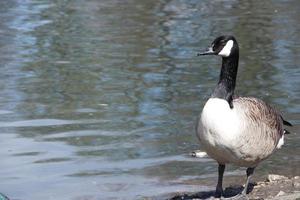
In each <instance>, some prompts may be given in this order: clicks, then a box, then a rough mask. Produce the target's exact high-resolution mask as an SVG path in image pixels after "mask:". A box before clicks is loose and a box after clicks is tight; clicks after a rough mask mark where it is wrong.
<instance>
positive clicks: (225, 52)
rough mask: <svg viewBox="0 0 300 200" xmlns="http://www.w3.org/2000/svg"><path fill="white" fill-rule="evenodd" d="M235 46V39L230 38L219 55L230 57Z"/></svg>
mask: <svg viewBox="0 0 300 200" xmlns="http://www.w3.org/2000/svg"><path fill="white" fill-rule="evenodd" d="M232 47H233V41H232V40H229V41H228V42H227V43H226V45H225V46H224V47H223V49H222V50H221V51H220V52H219V53H218V55H220V56H223V57H228V56H229V55H230V53H231V49H232Z"/></svg>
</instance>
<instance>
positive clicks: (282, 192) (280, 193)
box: [276, 191, 285, 197]
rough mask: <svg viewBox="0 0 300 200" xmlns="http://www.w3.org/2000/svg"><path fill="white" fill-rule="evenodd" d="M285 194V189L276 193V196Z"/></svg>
mask: <svg viewBox="0 0 300 200" xmlns="http://www.w3.org/2000/svg"><path fill="white" fill-rule="evenodd" d="M283 195H285V192H284V191H280V192H279V193H278V194H277V195H276V197H279V196H283Z"/></svg>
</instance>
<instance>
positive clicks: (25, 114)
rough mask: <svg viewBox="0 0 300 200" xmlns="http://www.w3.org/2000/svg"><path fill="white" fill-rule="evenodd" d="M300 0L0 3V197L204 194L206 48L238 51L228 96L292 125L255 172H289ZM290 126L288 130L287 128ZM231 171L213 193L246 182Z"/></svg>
mask: <svg viewBox="0 0 300 200" xmlns="http://www.w3.org/2000/svg"><path fill="white" fill-rule="evenodd" d="M299 10H300V2H299V1H297V0H294V1H293V0H288V1H197V0H153V1H146V0H122V1H121V0H110V1H97V0H90V1H79V0H74V1H69V0H63V1H50V0H41V1H37V0H4V1H1V2H0V67H1V72H0V77H1V78H0V158H1V162H0V180H1V181H0V192H2V193H4V194H6V195H7V196H9V197H10V198H11V199H15V200H41V199H43V200H50V199H55V200H57V199H60V200H70V199H71V200H99V199H125V200H127V199H128V200H133V199H144V198H148V197H149V198H151V197H160V196H164V195H168V194H171V193H173V192H180V191H181V192H183V191H203V190H211V189H213V188H214V187H215V184H216V178H217V168H216V167H217V165H216V163H215V162H214V161H213V160H211V159H208V158H203V159H196V158H191V157H189V156H188V153H189V152H191V151H193V150H196V149H199V148H201V147H199V144H198V141H197V138H196V136H195V131H194V127H195V124H196V121H197V116H198V115H199V113H200V112H201V109H202V106H203V104H204V102H205V101H206V100H207V98H208V97H209V95H210V93H211V91H212V90H213V88H214V86H215V85H216V81H217V79H218V75H219V70H220V62H221V61H220V58H217V57H201V58H200V57H197V56H196V54H197V52H199V51H200V50H201V49H205V48H206V47H207V46H208V45H209V44H210V43H211V42H212V40H213V39H214V38H215V37H216V36H219V35H222V34H233V35H235V36H236V38H237V39H238V41H239V44H240V50H241V52H240V67H239V73H238V80H237V81H238V83H237V90H236V93H237V94H240V95H245V96H255V97H259V98H262V99H264V100H265V101H267V102H269V103H271V104H273V105H274V106H276V107H277V108H278V109H280V110H281V111H282V113H283V115H284V116H285V118H286V119H288V120H289V121H290V122H292V123H293V124H294V127H292V128H290V129H289V130H290V131H291V132H292V134H290V135H289V136H288V137H287V140H286V145H285V146H284V147H283V148H282V149H281V150H280V151H277V152H276V154H274V155H273V156H272V157H270V158H269V159H268V160H266V161H265V162H263V163H262V164H261V165H260V166H259V167H258V168H257V170H256V174H255V178H254V180H262V179H264V177H265V176H266V175H267V174H268V173H279V174H284V175H288V176H295V175H300V168H299V165H300V155H299V152H300V135H299V130H300V106H299V103H300V87H299V86H300V65H299V63H300V39H299V36H300V23H299V21H300V12H299ZM297 132H298V134H296V133H297ZM244 174H245V172H244V169H241V168H236V167H233V166H229V167H228V168H227V171H226V173H225V185H229V184H230V183H240V184H242V183H243V182H244V178H245V177H244Z"/></svg>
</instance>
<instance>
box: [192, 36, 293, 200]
mask: <svg viewBox="0 0 300 200" xmlns="http://www.w3.org/2000/svg"><path fill="white" fill-rule="evenodd" d="M198 55H219V56H221V57H222V68H221V73H220V77H219V82H218V84H217V86H216V88H215V89H214V91H213V93H212V95H211V97H210V98H209V99H208V101H207V102H206V104H205V106H204V108H203V110H202V113H201V116H200V119H199V122H198V125H197V136H198V138H199V140H200V143H201V144H202V147H203V148H204V149H205V150H206V152H207V154H208V155H209V156H210V157H211V158H213V159H215V160H216V161H217V162H218V164H219V167H218V169H219V170H218V172H219V174H218V183H217V186H216V197H221V196H222V194H223V189H222V182H223V174H224V170H225V165H226V164H229V163H232V164H235V165H237V166H241V167H247V171H246V174H247V181H246V184H245V188H244V189H243V191H242V193H241V194H239V195H238V196H236V197H232V198H230V199H236V198H240V197H245V198H247V196H246V193H247V189H248V185H249V181H250V178H251V176H252V174H253V172H254V169H255V167H256V166H257V165H258V163H260V162H261V161H263V160H265V159H266V158H268V157H269V156H270V155H271V154H272V153H273V152H274V150H275V149H276V147H277V148H280V147H281V145H283V139H284V134H285V133H288V132H287V131H286V130H284V129H283V125H288V126H291V124H290V123H289V122H287V121H285V120H284V119H283V118H282V117H281V115H280V113H279V112H278V111H277V110H276V109H275V108H273V107H272V106H270V105H268V104H267V103H265V102H263V101H262V100H260V99H257V98H254V97H236V96H234V88H235V83H236V76H237V70H238V62H239V46H238V43H237V41H236V39H235V38H234V37H233V36H230V35H226V36H220V37H218V38H216V39H215V40H214V41H213V42H212V44H211V46H210V47H209V49H208V50H207V51H206V52H203V53H199V54H198Z"/></svg>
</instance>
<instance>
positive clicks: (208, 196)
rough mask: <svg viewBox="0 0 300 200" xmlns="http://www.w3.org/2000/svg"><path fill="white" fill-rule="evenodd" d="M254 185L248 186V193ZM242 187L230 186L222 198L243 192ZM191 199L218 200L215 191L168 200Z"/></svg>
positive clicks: (183, 195) (182, 195) (181, 195)
mask: <svg viewBox="0 0 300 200" xmlns="http://www.w3.org/2000/svg"><path fill="white" fill-rule="evenodd" d="M255 185H256V184H249V189H248V193H249V192H251V191H252V190H253V188H254V186H255ZM243 189H244V188H243V187H242V186H230V187H228V188H226V189H225V191H224V197H225V198H229V197H233V196H236V195H238V194H240V193H241V192H242V191H243ZM192 199H218V198H215V191H204V192H198V193H193V194H180V195H176V196H174V197H172V198H170V199H169V200H192Z"/></svg>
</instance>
